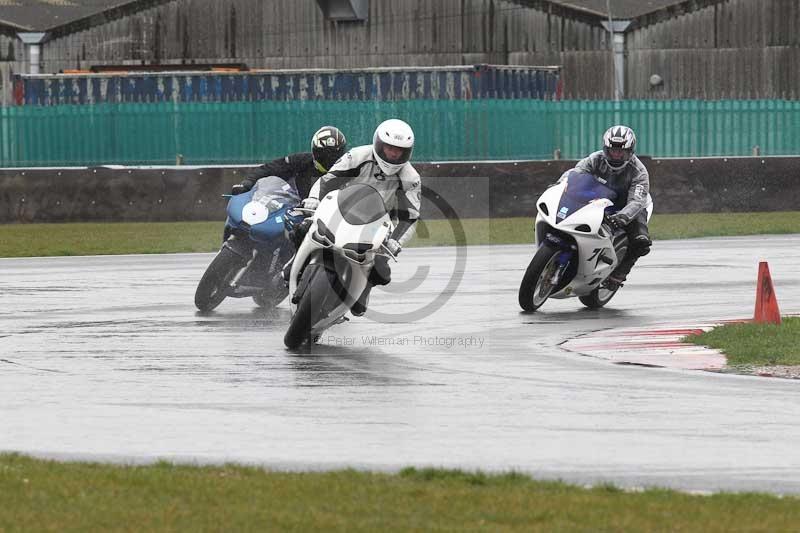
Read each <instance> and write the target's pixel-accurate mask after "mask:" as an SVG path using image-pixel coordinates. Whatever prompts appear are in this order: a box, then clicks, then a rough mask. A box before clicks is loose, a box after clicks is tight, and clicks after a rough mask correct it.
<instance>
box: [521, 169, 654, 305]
mask: <svg viewBox="0 0 800 533" xmlns="http://www.w3.org/2000/svg"><path fill="white" fill-rule="evenodd" d="M616 200H617V193H616V192H615V191H614V190H613V189H611V188H610V187H608V186H606V185H605V184H603V183H602V182H601V181H600V180H598V179H597V178H596V177H595V176H593V175H591V174H585V173H582V172H580V171H578V170H571V171H568V172H567V174H566V176H565V177H564V178H563V179H561V180H559V182H558V183H556V184H555V185H552V186H550V187H549V188H548V189H547V190H546V191H545V192H544V193H542V195H541V196H540V197H539V199H538V200H537V201H536V209H537V215H536V246H537V248H536V254H535V255H534V256H533V259H531V262H530V264H529V265H528V269H527V270H526V271H525V276H524V277H523V278H522V283H521V284H520V287H519V296H518V298H519V305H520V307H522V309H524V310H525V311H535V310H536V309H538V308H539V307H541V306H542V304H544V302H545V301H547V299H548V298H570V297H574V296H577V297H578V299H579V300H580V301H581V303H583V305H585V306H586V307H589V308H592V309H596V308H599V307H603V306H604V305H606V304H607V303H608V302H609V301H610V300H611V298H613V297H614V295H615V294H616V293H617V290H618V289H619V287H615V288H613V289H609V288H607V287H606V285H605V284H604V283H603V282H604V281H605V280H606V278H608V276H610V275H611V273H612V272H614V269H616V268H617V266H618V265H619V263H620V261H622V258H623V257H625V253H626V252H627V250H628V237H627V235H626V234H625V231H624V230H617V231H614V230H613V229H611V226H610V225H609V224H608V221H607V215H608V214H610V213H612V212H613V211H614V210H615V209H614V203H615V201H616ZM646 209H647V219H648V220H649V219H650V216H651V215H652V213H653V202H652V199H651V198H650V196H649V195H648V198H647V207H646Z"/></svg>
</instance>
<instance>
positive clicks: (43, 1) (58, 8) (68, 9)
mask: <svg viewBox="0 0 800 533" xmlns="http://www.w3.org/2000/svg"><path fill="white" fill-rule="evenodd" d="M152 1H153V0H150V2H152ZM163 1H167V0H163ZM514 1H516V2H518V3H521V4H523V5H524V4H526V3H527V2H526V1H525V0H514ZM545 2H549V3H551V4H555V5H561V6H564V7H567V8H573V9H576V10H578V11H581V12H583V13H585V14H588V15H594V16H597V17H608V11H607V3H606V0H545ZM685 2H686V0H610V3H611V16H612V17H613V18H615V19H633V18H636V17H639V16H641V15H645V14H648V13H652V12H654V11H658V10H660V9H663V8H665V7H669V6H673V5H677V4H681V3H685ZM137 3H148V2H147V0H0V24H4V25H6V26H10V27H12V28H15V29H17V30H20V31H47V30H52V29H54V28H58V27H61V26H65V25H67V24H70V23H72V22H76V21H78V20H81V19H84V18H87V17H91V16H93V15H99V14H102V13H104V12H106V11H109V10H112V9H114V8H118V7H122V6H126V5H129V4H137Z"/></svg>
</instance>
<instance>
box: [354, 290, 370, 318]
mask: <svg viewBox="0 0 800 533" xmlns="http://www.w3.org/2000/svg"><path fill="white" fill-rule="evenodd" d="M371 290H372V284H371V283H367V286H366V287H365V288H364V291H363V292H362V293H361V296H359V297H358V300H356V301H355V303H354V304H353V305H352V306H351V307H350V312H351V313H352V314H353V316H364V313H366V312H367V303H369V293H370V291H371Z"/></svg>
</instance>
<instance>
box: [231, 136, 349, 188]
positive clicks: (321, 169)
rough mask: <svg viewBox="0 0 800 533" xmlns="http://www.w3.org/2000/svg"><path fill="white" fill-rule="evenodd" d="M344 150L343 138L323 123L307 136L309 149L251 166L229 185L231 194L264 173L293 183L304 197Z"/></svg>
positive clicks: (253, 181) (262, 176)
mask: <svg viewBox="0 0 800 533" xmlns="http://www.w3.org/2000/svg"><path fill="white" fill-rule="evenodd" d="M345 152H347V139H345V136H344V134H343V133H342V132H341V131H339V129H338V128H335V127H333V126H323V127H321V128H320V129H318V130H317V131H316V132H315V133H314V136H313V137H312V138H311V151H310V152H300V153H296V154H289V155H287V156H285V157H279V158H278V159H274V160H272V161H270V162H268V163H264V164H263V165H261V166H260V167H258V168H257V169H255V170H253V171H252V172H251V173H250V174H249V175H248V176H247V177H246V178H245V179H244V180H242V182H241V183H237V184H236V185H234V186H233V187H232V188H231V194H241V193H243V192H247V191H249V190H250V189H252V188H253V186H254V185H255V183H256V182H257V181H258V180H260V179H261V178H265V177H267V176H278V177H280V178H283V179H284V180H286V181H287V182H288V183H290V184H292V185H294V186H295V187H297V191H298V192H299V193H300V198H306V197H308V194H309V192H310V191H311V187H312V186H313V185H314V183H316V181H317V179H319V177H320V176H322V175H323V174H326V173H327V172H328V170H330V168H331V167H332V166H333V164H334V163H335V162H336V161H337V160H338V159H339V158H340V157H342V156H343V155H344V153H345Z"/></svg>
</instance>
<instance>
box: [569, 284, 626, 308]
mask: <svg viewBox="0 0 800 533" xmlns="http://www.w3.org/2000/svg"><path fill="white" fill-rule="evenodd" d="M618 290H619V289H614V290H613V291H610V290H608V289H604V288H602V287H598V288H597V289H595V290H593V291H592V292H590V293H589V294H587V295H586V296H578V299H579V300H580V301H581V303H582V304H583V305H585V306H586V307H588V308H589V309H600V308H601V307H603V306H604V305H606V304H607V303H608V302H610V301H611V298H613V297H614V295H615V294H617V291H618Z"/></svg>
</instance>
